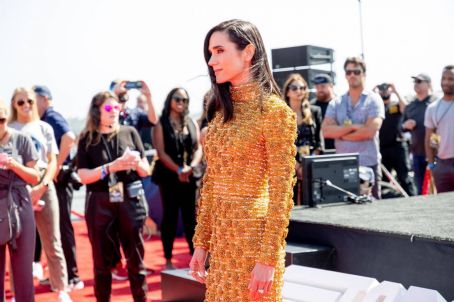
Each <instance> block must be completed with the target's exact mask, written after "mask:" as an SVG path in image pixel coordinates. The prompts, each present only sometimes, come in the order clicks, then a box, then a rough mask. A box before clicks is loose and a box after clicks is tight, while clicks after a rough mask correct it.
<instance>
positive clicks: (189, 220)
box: [159, 181, 196, 260]
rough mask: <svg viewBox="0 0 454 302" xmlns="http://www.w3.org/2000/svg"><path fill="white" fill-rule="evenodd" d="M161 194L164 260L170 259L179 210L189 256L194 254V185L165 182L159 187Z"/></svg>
mask: <svg viewBox="0 0 454 302" xmlns="http://www.w3.org/2000/svg"><path fill="white" fill-rule="evenodd" d="M159 190H160V192H161V199H162V208H163V217H162V223H161V240H162V245H163V247H164V256H165V258H166V259H168V260H169V259H172V250H173V242H174V241H175V236H176V232H177V224H178V215H179V212H180V209H181V216H182V218H183V225H184V234H185V237H186V241H187V242H188V245H189V250H190V252H191V254H192V253H193V252H194V246H193V244H192V237H193V236H194V230H195V224H196V219H195V193H196V185H195V184H194V183H193V182H191V183H181V182H172V181H166V182H163V183H161V184H160V185H159Z"/></svg>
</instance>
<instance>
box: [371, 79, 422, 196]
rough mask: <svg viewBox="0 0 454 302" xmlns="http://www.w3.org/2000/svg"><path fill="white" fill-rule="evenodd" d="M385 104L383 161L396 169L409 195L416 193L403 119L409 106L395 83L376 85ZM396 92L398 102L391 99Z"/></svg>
mask: <svg viewBox="0 0 454 302" xmlns="http://www.w3.org/2000/svg"><path fill="white" fill-rule="evenodd" d="M374 91H376V92H378V93H379V94H380V96H381V98H382V99H383V103H384V105H385V119H384V120H383V124H382V127H381V129H380V153H381V155H382V163H383V165H384V166H385V167H386V169H388V170H389V171H391V170H392V169H394V170H395V171H396V174H397V180H398V181H399V183H400V185H401V186H402V188H403V189H404V190H405V192H407V194H408V195H410V196H414V195H416V188H415V185H414V182H413V179H412V178H411V177H410V175H408V172H409V171H410V159H409V153H408V146H407V142H406V141H405V139H404V138H403V130H402V119H403V112H404V111H405V107H406V106H407V103H406V101H405V100H404V99H403V98H402V97H401V96H400V94H399V93H398V92H397V90H396V87H395V86H394V85H393V84H388V83H383V84H380V85H377V86H375V88H374ZM392 94H394V95H395V96H396V97H397V99H398V102H396V101H394V100H391V96H392Z"/></svg>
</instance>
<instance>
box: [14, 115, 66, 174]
mask: <svg viewBox="0 0 454 302" xmlns="http://www.w3.org/2000/svg"><path fill="white" fill-rule="evenodd" d="M8 126H9V127H11V128H14V129H16V130H19V131H21V132H22V133H26V134H28V135H29V136H30V137H31V139H32V141H33V143H34V145H35V148H36V151H37V152H38V154H39V159H38V168H47V163H48V160H47V154H48V153H49V152H50V153H53V154H58V147H57V142H56V141H55V136H54V129H52V126H51V125H49V124H48V123H46V122H43V121H41V120H38V121H33V122H30V123H26V124H22V123H19V122H18V121H14V122H11V123H9V124H8Z"/></svg>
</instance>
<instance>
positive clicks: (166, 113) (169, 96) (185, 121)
mask: <svg viewBox="0 0 454 302" xmlns="http://www.w3.org/2000/svg"><path fill="white" fill-rule="evenodd" d="M178 90H183V91H184V92H185V93H186V95H187V96H188V102H187V103H186V104H185V109H184V111H183V113H182V114H181V116H180V118H181V125H182V128H184V127H185V126H186V125H187V124H188V119H189V101H190V99H189V93H188V92H187V90H186V89H184V88H183V87H175V88H173V89H172V90H170V91H169V93H168V94H167V97H166V100H165V101H164V107H163V108H162V113H161V116H163V117H166V118H169V116H170V110H171V109H170V108H171V107H170V106H171V103H172V98H173V95H174V94H175V92H177V91H178Z"/></svg>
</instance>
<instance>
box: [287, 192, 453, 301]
mask: <svg viewBox="0 0 454 302" xmlns="http://www.w3.org/2000/svg"><path fill="white" fill-rule="evenodd" d="M287 241H289V242H295V243H306V244H318V245H327V246H331V247H333V248H334V249H335V251H336V253H335V258H334V261H333V263H334V265H333V268H334V270H337V271H340V272H344V273H349V274H356V275H362V276H368V277H373V278H376V279H377V280H378V281H383V280H388V281H393V282H398V283H402V284H403V285H404V286H405V287H408V286H410V285H413V286H420V287H426V288H430V289H435V290H438V291H439V292H440V293H441V294H442V295H443V296H444V297H445V298H446V299H447V300H448V301H450V300H453V299H454V193H445V194H439V195H435V196H434V195H429V196H418V197H412V198H409V199H403V198H400V199H387V200H379V201H375V202H373V203H367V204H363V205H356V204H348V205H346V204H342V205H340V204H333V205H330V206H324V207H323V208H320V209H315V208H306V209H295V210H294V211H293V212H292V218H291V222H290V227H289V234H288V237H287Z"/></svg>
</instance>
